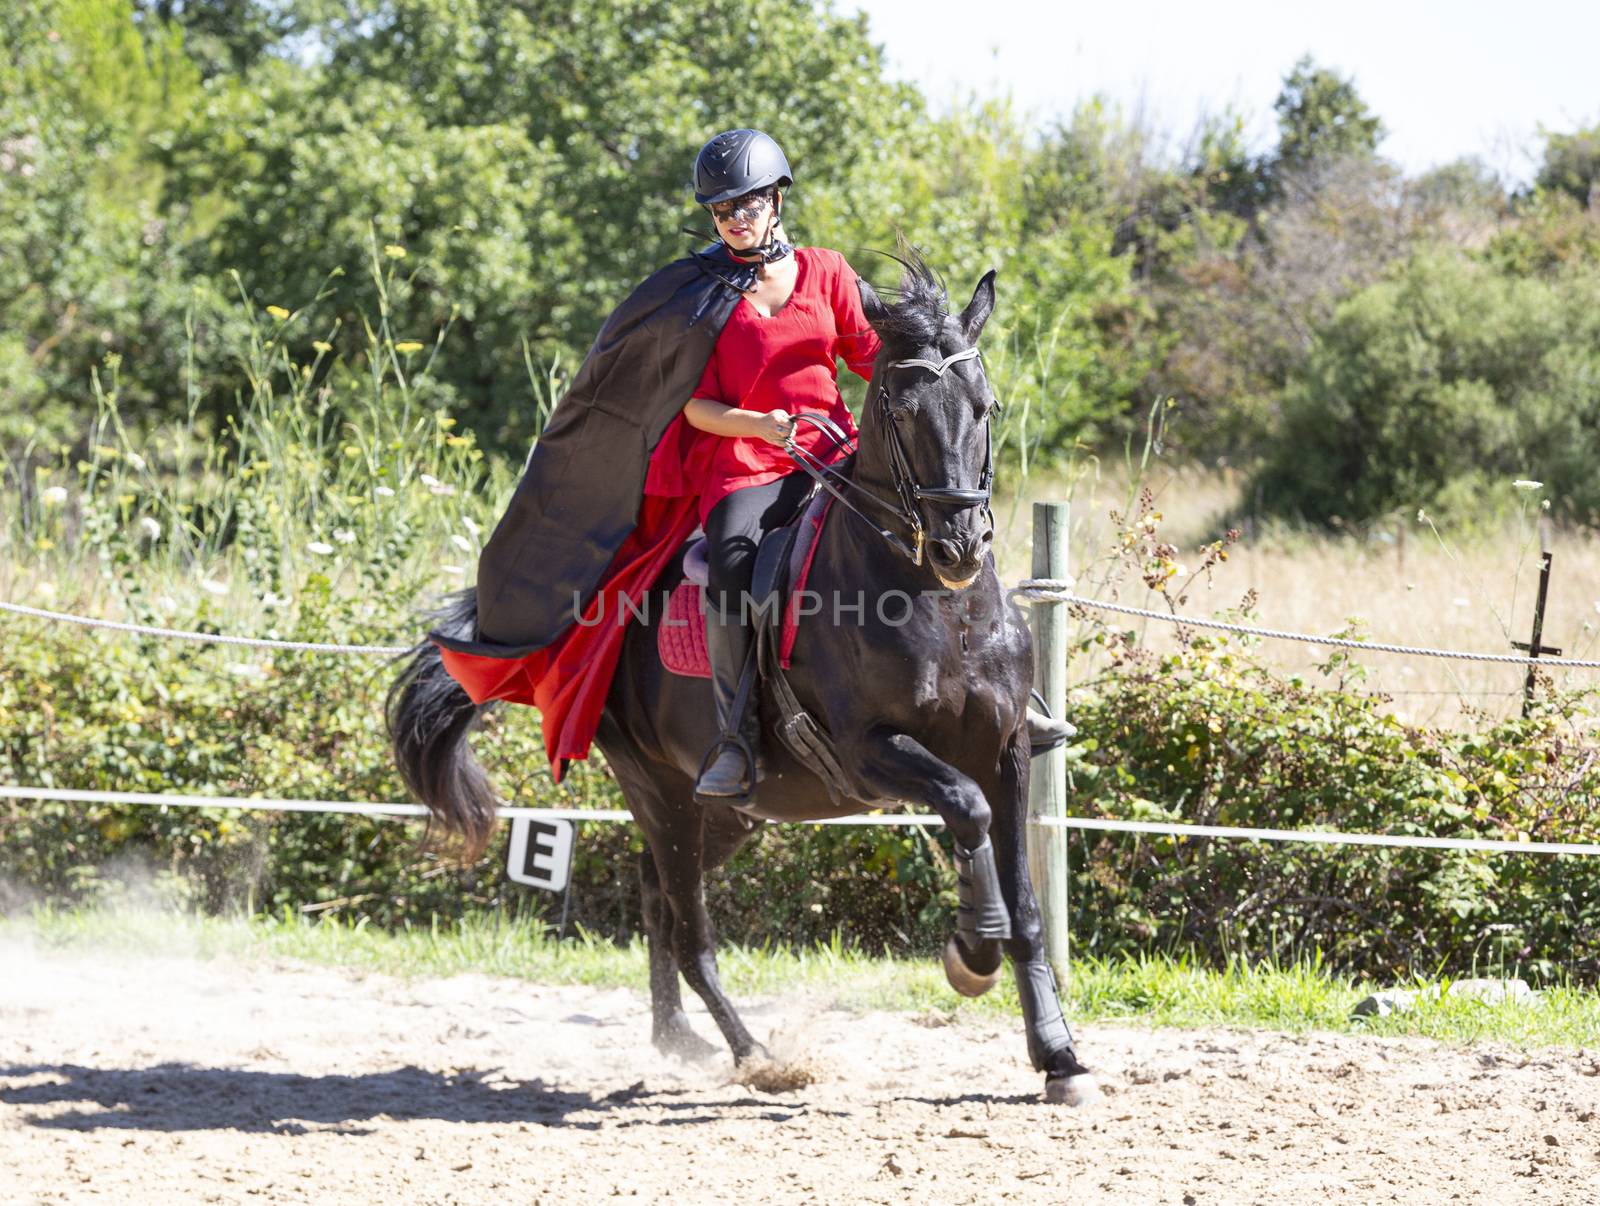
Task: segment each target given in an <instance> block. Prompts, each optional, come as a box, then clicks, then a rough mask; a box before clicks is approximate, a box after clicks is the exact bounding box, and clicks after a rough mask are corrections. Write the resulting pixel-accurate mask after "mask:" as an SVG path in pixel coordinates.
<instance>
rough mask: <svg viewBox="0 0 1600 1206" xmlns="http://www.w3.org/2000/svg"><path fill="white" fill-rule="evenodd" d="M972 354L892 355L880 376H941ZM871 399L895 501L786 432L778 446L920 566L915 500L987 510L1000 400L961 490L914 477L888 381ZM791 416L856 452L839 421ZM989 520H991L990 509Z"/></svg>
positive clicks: (922, 534)
mask: <svg viewBox="0 0 1600 1206" xmlns="http://www.w3.org/2000/svg"><path fill="white" fill-rule="evenodd" d="M977 358H978V349H977V348H975V347H971V348H967V349H965V350H964V351H960V352H956V353H955V354H954V355H951V356H946V357H945V358H944V359H943V360H939V361H935V360H922V359H916V358H913V359H909V360H894V361H890V362H889V363H888V364H886V365H884V375H885V376H887V375H888V373H889V372H890V371H891V370H893V369H897V368H925V369H928V370H930V371H931V372H932V373H933V374H934V376H936V377H943V376H944V374H945V370H946V369H948V368H949V367H950V366H951V365H952V364H958V363H960V362H961V361H963V360H974V359H977ZM877 400H878V411H879V414H880V415H881V416H882V418H883V422H884V427H885V429H886V431H887V434H888V441H889V478H890V480H891V481H892V482H893V483H894V489H895V494H896V495H897V496H898V505H897V504H896V503H893V502H890V501H889V500H888V499H885V498H882V497H880V496H878V495H877V494H874V493H873V492H872V491H871V490H868V489H867V488H866V487H865V486H861V485H858V484H857V483H856V482H854V481H852V480H851V479H850V478H848V477H846V476H844V475H843V474H842V473H840V472H839V471H838V470H837V469H835V468H834V467H833V466H832V465H829V464H827V463H826V462H824V461H823V460H821V459H820V458H819V457H817V456H816V455H815V454H813V453H811V452H809V451H808V450H806V449H804V448H802V447H800V446H799V445H798V444H796V443H795V439H794V435H793V434H792V433H791V434H790V436H789V438H788V439H787V440H785V441H784V445H783V446H784V450H785V451H786V452H788V454H789V456H790V457H791V458H793V460H794V462H795V463H796V464H797V465H799V466H800V468H801V469H803V470H805V471H806V473H807V474H809V475H810V476H811V478H812V479H813V480H814V481H816V483H817V484H818V485H820V486H821V487H822V488H823V489H824V490H826V491H827V492H828V493H829V494H831V495H833V497H834V498H836V499H838V500H839V501H840V502H842V503H843V504H844V505H845V506H846V507H848V508H849V509H850V510H851V511H853V512H855V514H856V515H858V516H859V517H860V518H861V519H862V520H863V521H864V522H865V523H866V524H867V526H868V527H870V528H871V529H872V530H873V531H874V532H876V533H877V534H878V535H879V536H881V537H882V538H883V539H884V540H885V541H886V542H887V543H888V544H889V545H890V546H891V547H893V548H894V549H895V550H896V551H898V552H900V553H901V554H903V555H904V556H906V557H909V558H910V559H911V564H912V565H916V566H921V565H922V556H923V550H924V546H925V545H926V543H927V532H926V531H925V529H924V528H923V526H922V517H921V515H920V514H919V513H918V511H917V504H918V503H919V502H929V503H934V504H936V505H938V506H946V507H956V508H966V507H978V506H981V507H983V508H984V509H985V510H986V511H987V510H988V509H989V500H990V497H991V487H992V486H993V485H994V425H993V424H992V423H991V422H990V418H991V416H992V415H993V413H994V412H995V411H996V410H998V409H999V408H1000V403H999V402H998V401H996V402H995V404H994V405H993V406H991V407H990V408H989V409H988V410H987V411H985V412H984V416H983V430H984V452H983V476H982V477H981V478H980V479H979V485H978V488H977V489H976V490H962V489H957V488H956V487H953V486H924V485H922V484H921V483H919V482H918V481H917V479H916V474H914V473H913V472H912V470H911V462H910V460H909V459H908V458H907V457H906V452H905V447H904V446H903V445H902V444H901V443H900V433H899V431H898V430H897V429H896V428H897V424H896V421H895V414H896V413H897V412H896V411H895V410H894V409H893V408H892V407H891V406H890V398H889V384H888V382H887V381H885V382H883V383H882V384H880V385H879V386H878V396H877ZM792 417H793V418H794V419H796V420H799V419H804V420H805V421H806V422H808V423H810V424H812V425H813V426H814V427H816V428H818V429H819V430H821V431H823V432H824V433H826V434H828V435H830V436H832V437H833V440H834V448H835V449H837V448H841V447H842V448H848V449H849V450H850V452H851V453H852V454H853V453H855V452H856V451H857V449H856V445H855V443H854V441H852V440H851V439H850V437H849V436H847V435H845V433H844V432H843V431H842V430H840V428H839V425H838V424H837V423H835V422H834V421H833V420H832V419H829V418H828V417H827V416H826V415H808V414H796V415H794V416H792ZM829 478H832V479H833V480H834V481H837V482H839V483H840V484H842V485H846V486H849V487H851V488H852V489H854V490H855V491H856V492H857V493H859V494H862V495H864V496H865V497H866V498H869V499H871V500H872V501H873V502H875V503H877V504H878V505H879V506H880V507H884V508H886V509H887V510H889V511H892V512H893V513H894V515H895V517H896V518H898V519H899V520H901V522H903V523H905V524H906V526H908V527H909V528H910V529H911V533H912V542H911V543H910V544H908V543H906V541H905V540H903V539H901V538H900V537H899V536H897V535H896V534H895V533H893V532H891V531H890V530H889V529H888V528H884V527H880V526H879V525H878V524H877V523H875V522H873V520H872V519H871V518H870V517H869V516H868V515H867V514H866V513H865V512H864V511H862V510H861V509H860V508H859V507H857V506H856V505H855V504H854V503H852V502H851V501H850V500H849V499H848V498H846V497H845V496H844V495H843V494H842V493H840V491H839V490H838V489H837V488H836V487H835V486H834V485H833V483H832V482H830V481H829V480H828V479H829ZM990 522H991V523H992V522H993V515H992V513H991V516H990Z"/></svg>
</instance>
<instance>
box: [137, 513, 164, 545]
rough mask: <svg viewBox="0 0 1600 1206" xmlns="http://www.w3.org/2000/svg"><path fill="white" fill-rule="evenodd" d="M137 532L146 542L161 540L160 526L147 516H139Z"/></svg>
mask: <svg viewBox="0 0 1600 1206" xmlns="http://www.w3.org/2000/svg"><path fill="white" fill-rule="evenodd" d="M139 531H140V533H141V534H142V535H143V536H144V538H145V539H146V540H160V539H161V525H160V524H159V523H157V522H156V521H155V520H153V519H151V518H150V516H148V515H141V516H139Z"/></svg>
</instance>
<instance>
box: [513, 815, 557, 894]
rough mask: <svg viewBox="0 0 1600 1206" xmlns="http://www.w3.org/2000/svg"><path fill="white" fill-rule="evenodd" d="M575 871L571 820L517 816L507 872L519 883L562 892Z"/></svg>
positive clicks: (514, 821)
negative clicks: (548, 819)
mask: <svg viewBox="0 0 1600 1206" xmlns="http://www.w3.org/2000/svg"><path fill="white" fill-rule="evenodd" d="M571 871H572V822H571V821H546V820H543V819H542V818H541V819H539V820H534V819H533V818H532V817H514V818H512V821H511V844H510V845H509V846H508V847H507V848H506V874H507V875H509V876H510V877H511V878H512V879H514V880H515V881H516V882H517V883H519V884H527V885H528V886H529V887H531V888H544V889H545V890H547V891H550V892H560V891H561V890H562V889H564V888H565V887H566V886H567V877H568V875H569V874H570V873H571Z"/></svg>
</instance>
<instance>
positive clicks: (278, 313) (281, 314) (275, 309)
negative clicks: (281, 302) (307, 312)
mask: <svg viewBox="0 0 1600 1206" xmlns="http://www.w3.org/2000/svg"><path fill="white" fill-rule="evenodd" d="M267 313H268V314H270V315H272V317H274V318H276V319H277V320H278V321H279V322H282V321H283V320H284V319H286V318H288V317H289V311H287V310H285V309H284V308H283V307H282V306H268V307H267Z"/></svg>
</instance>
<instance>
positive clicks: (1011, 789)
mask: <svg viewBox="0 0 1600 1206" xmlns="http://www.w3.org/2000/svg"><path fill="white" fill-rule="evenodd" d="M999 772H1000V774H999V780H1000V781H999V785H998V791H997V794H996V800H995V815H994V830H993V832H994V844H995V848H996V853H997V855H998V858H999V867H1000V882H1001V889H1002V891H1003V892H1004V893H1005V897H1006V901H1007V903H1008V904H1009V905H1010V906H1011V917H1012V920H1013V922H1014V923H1015V932H1014V934H1013V935H1012V936H1011V938H1010V939H1009V940H1008V941H1007V942H1006V943H1005V948H1006V954H1008V955H1010V956H1011V971H1012V974H1013V975H1015V976H1016V978H1017V996H1018V998H1019V999H1020V1001H1021V1003H1022V1017H1023V1022H1024V1024H1025V1025H1026V1026H1027V1031H1028V1058H1029V1059H1030V1060H1031V1061H1032V1062H1033V1066H1034V1067H1035V1068H1036V1069H1038V1070H1039V1071H1041V1072H1043V1073H1044V1074H1045V1082H1044V1083H1045V1100H1047V1101H1053V1102H1064V1103H1066V1104H1068V1105H1082V1104H1084V1103H1086V1102H1089V1101H1093V1100H1094V1098H1095V1097H1096V1096H1098V1095H1099V1090H1098V1089H1097V1088H1096V1086H1095V1080H1094V1077H1093V1076H1092V1075H1091V1074H1090V1073H1089V1070H1088V1069H1087V1068H1085V1067H1084V1066H1083V1065H1082V1064H1080V1063H1079V1062H1078V1055H1077V1051H1076V1050H1075V1049H1074V1047H1073V1043H1072V1032H1071V1031H1070V1030H1068V1029H1067V1021H1066V1018H1064V1017H1063V1016H1062V1014H1061V1000H1060V998H1059V996H1058V995H1057V992H1056V978H1055V974H1054V973H1053V972H1052V971H1051V970H1050V964H1049V962H1048V961H1047V960H1046V959H1045V953H1044V926H1043V924H1042V921H1041V919H1040V916H1039V902H1038V900H1037V899H1036V898H1035V897H1034V894H1033V882H1032V881H1031V880H1030V879H1029V878H1028V845H1027V828H1028V772H1029V757H1028V750H1027V746H1026V742H1024V741H1020V740H1017V739H1015V738H1014V739H1013V740H1012V742H1011V743H1010V744H1009V745H1008V746H1007V747H1006V748H1005V749H1004V750H1002V751H1001V753H1000V765H999ZM1062 870H1063V872H1064V871H1065V868H1063V869H1062Z"/></svg>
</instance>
